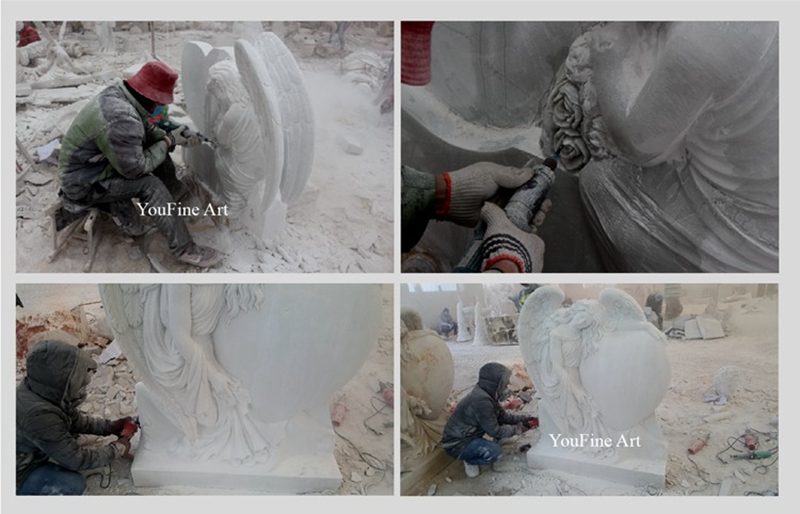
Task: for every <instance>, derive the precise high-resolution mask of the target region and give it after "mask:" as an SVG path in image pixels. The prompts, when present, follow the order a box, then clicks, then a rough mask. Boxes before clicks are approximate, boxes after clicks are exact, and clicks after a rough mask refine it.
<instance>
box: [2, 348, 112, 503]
mask: <svg viewBox="0 0 800 514" xmlns="http://www.w3.org/2000/svg"><path fill="white" fill-rule="evenodd" d="M94 367H96V364H95V363H94V360H93V359H92V358H91V356H89V354H88V353H87V352H85V351H83V350H80V349H78V348H77V347H75V346H72V345H70V344H67V343H64V342H62V341H54V340H50V341H42V342H41V343H39V344H37V345H36V346H34V347H33V349H32V350H31V351H30V353H29V354H28V359H27V375H26V377H25V379H23V381H22V382H21V383H20V385H19V386H17V490H19V488H20V486H21V485H22V484H23V483H24V482H25V479H26V478H27V477H28V475H29V474H30V472H31V471H33V469H34V468H36V467H38V466H40V465H42V464H44V463H45V462H47V461H48V460H51V459H52V460H53V461H54V462H55V463H57V464H59V465H61V466H63V467H65V468H67V469H70V470H76V471H77V470H83V469H93V468H99V467H102V466H105V465H106V464H108V463H109V462H111V460H113V458H114V455H115V452H114V449H113V448H112V447H111V446H109V445H107V446H103V447H100V448H94V449H85V448H82V447H81V446H80V445H79V444H78V441H77V439H76V438H75V435H76V434H93V435H109V421H108V420H105V419H102V418H97V417H93V416H87V415H85V414H83V413H81V412H80V411H79V410H78V408H77V407H78V405H79V404H80V402H81V400H82V397H83V391H84V383H85V380H86V376H87V373H88V372H89V371H88V370H89V369H93V368H94Z"/></svg>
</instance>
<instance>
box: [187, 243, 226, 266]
mask: <svg viewBox="0 0 800 514" xmlns="http://www.w3.org/2000/svg"><path fill="white" fill-rule="evenodd" d="M222 257H223V255H222V254H221V253H220V252H218V251H216V250H214V249H213V248H209V247H207V246H201V245H198V244H195V243H192V244H191V245H190V246H189V248H188V249H187V250H186V251H185V252H183V253H182V254H181V256H180V257H178V260H179V261H181V262H185V263H186V264H191V265H193V266H197V267H198V268H210V267H211V266H213V265H215V264H217V263H218V262H219V261H221V260H222Z"/></svg>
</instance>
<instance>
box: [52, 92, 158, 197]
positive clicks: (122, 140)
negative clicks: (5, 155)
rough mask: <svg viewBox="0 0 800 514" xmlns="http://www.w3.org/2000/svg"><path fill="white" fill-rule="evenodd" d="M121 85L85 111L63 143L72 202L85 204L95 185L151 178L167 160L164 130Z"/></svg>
mask: <svg viewBox="0 0 800 514" xmlns="http://www.w3.org/2000/svg"><path fill="white" fill-rule="evenodd" d="M149 116H150V114H149V113H148V112H147V111H146V110H145V109H144V107H142V106H141V105H139V102H138V101H137V100H136V98H134V96H133V95H132V94H131V93H130V91H128V90H127V89H126V88H125V86H124V85H123V84H122V83H121V82H120V83H117V84H112V85H111V86H108V87H107V88H105V89H103V90H102V91H101V92H100V93H99V94H98V95H97V96H95V97H94V98H92V99H91V100H90V101H89V103H88V104H86V106H85V107H84V108H83V109H81V111H80V112H79V113H78V116H77V117H76V118H75V121H73V122H72V125H70V127H69V130H67V133H66V134H65V135H64V141H63V142H62V143H61V153H60V155H59V159H58V173H59V177H60V179H61V189H62V191H63V192H64V194H65V195H66V197H67V198H69V199H70V200H75V201H80V200H82V199H83V198H85V197H86V196H87V195H88V194H89V193H90V192H91V189H92V186H93V185H94V184H96V183H99V182H102V181H103V180H105V179H108V178H113V177H118V178H127V179H136V178H139V177H141V176H143V175H145V174H148V173H152V172H153V171H154V170H155V169H156V168H157V167H158V166H159V165H161V163H163V162H164V160H165V159H166V157H167V154H168V151H169V146H168V145H167V143H166V142H165V141H164V140H163V138H164V136H165V135H166V134H167V133H166V132H165V131H164V130H162V129H160V128H158V127H156V126H154V125H152V124H150V123H149V121H148V119H149Z"/></svg>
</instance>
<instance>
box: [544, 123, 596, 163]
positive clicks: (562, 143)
mask: <svg viewBox="0 0 800 514" xmlns="http://www.w3.org/2000/svg"><path fill="white" fill-rule="evenodd" d="M553 144H554V146H555V148H560V149H561V153H560V154H559V161H560V163H561V166H563V168H564V169H565V170H567V171H572V172H577V171H580V169H581V168H583V167H584V166H586V163H587V162H589V159H591V158H592V154H591V153H590V152H589V148H588V146H587V145H586V142H585V141H584V140H583V138H582V137H581V134H580V132H579V131H577V130H558V131H556V133H555V135H554V136H553Z"/></svg>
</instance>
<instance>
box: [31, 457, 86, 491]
mask: <svg viewBox="0 0 800 514" xmlns="http://www.w3.org/2000/svg"><path fill="white" fill-rule="evenodd" d="M85 491H86V478H84V476H83V475H81V474H80V473H78V472H77V471H70V470H68V469H66V468H62V467H61V466H59V465H57V464H53V463H52V462H47V463H45V464H42V465H41V466H39V467H38V468H36V469H34V470H33V471H31V474H30V475H28V478H26V479H25V482H23V483H22V486H21V487H20V488H19V491H17V494H19V495H38V496H45V495H49V496H77V495H81V494H83V493H84V492H85Z"/></svg>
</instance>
